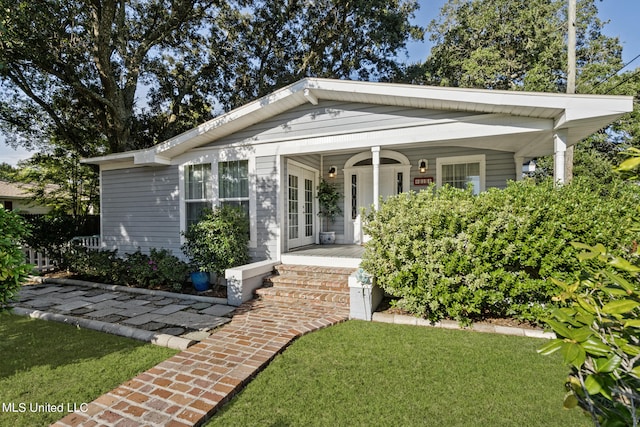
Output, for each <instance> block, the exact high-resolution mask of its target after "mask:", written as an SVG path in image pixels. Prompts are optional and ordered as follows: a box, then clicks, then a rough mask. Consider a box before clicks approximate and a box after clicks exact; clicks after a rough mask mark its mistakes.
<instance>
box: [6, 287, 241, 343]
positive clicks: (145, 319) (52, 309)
mask: <svg viewBox="0 0 640 427" xmlns="http://www.w3.org/2000/svg"><path fill="white" fill-rule="evenodd" d="M58 282H64V283H65V284H60V283H47V284H40V285H31V286H25V287H23V288H22V290H21V291H20V295H19V299H18V301H17V302H15V303H14V304H13V306H14V308H15V309H16V311H17V312H18V314H27V315H31V316H33V317H41V318H44V319H51V320H59V321H64V322H67V323H75V324H79V325H80V326H81V327H86V328H91V329H97V330H103V331H107V332H112V333H117V334H119V335H124V336H132V337H133V338H138V339H145V337H162V336H165V337H167V336H168V337H171V336H174V337H181V338H183V339H182V340H181V341H180V342H181V343H183V345H179V346H176V347H174V348H180V349H184V348H186V347H187V346H188V345H190V344H193V343H195V342H197V341H201V340H202V339H204V338H206V337H208V336H209V334H210V331H211V330H213V329H215V328H217V327H219V326H221V325H224V324H225V323H227V322H229V321H231V318H230V316H231V315H233V312H234V310H235V308H236V307H231V306H228V305H224V304H221V303H220V302H222V301H226V300H221V299H219V298H206V297H197V296H192V295H182V294H174V293H168V292H158V291H147V292H144V293H142V290H139V289H138V290H136V289H130V288H126V287H123V286H107V285H98V284H90V283H88V282H81V281H72V280H66V281H58ZM168 339H170V338H168ZM168 339H165V340H164V341H165V343H166V342H167V341H168ZM148 340H151V339H148ZM175 341H176V342H177V341H178V340H175ZM152 342H156V341H155V340H152ZM156 343H158V342H156ZM172 343H173V342H172ZM160 344H161V345H165V344H164V343H160ZM169 346H171V345H169Z"/></svg>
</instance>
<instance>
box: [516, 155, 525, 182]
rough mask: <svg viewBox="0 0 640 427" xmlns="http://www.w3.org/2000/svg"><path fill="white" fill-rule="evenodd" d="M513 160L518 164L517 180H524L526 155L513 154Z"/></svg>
mask: <svg viewBox="0 0 640 427" xmlns="http://www.w3.org/2000/svg"><path fill="white" fill-rule="evenodd" d="M513 161H514V162H515V165H516V181H522V164H523V163H524V157H520V156H513Z"/></svg>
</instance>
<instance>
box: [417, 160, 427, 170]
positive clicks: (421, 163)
mask: <svg viewBox="0 0 640 427" xmlns="http://www.w3.org/2000/svg"><path fill="white" fill-rule="evenodd" d="M418 169H420V173H426V172H427V169H429V162H428V161H427V159H420V160H418Z"/></svg>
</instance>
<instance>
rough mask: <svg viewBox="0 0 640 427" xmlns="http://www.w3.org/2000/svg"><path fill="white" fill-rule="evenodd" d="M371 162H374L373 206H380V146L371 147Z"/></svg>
mask: <svg viewBox="0 0 640 427" xmlns="http://www.w3.org/2000/svg"><path fill="white" fill-rule="evenodd" d="M371 163H372V164H373V208H374V209H375V210H378V208H379V207H380V201H379V199H380V147H371Z"/></svg>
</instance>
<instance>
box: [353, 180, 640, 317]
mask: <svg viewBox="0 0 640 427" xmlns="http://www.w3.org/2000/svg"><path fill="white" fill-rule="evenodd" d="M638 200H639V191H638V189H637V188H636V187H634V186H631V185H628V184H625V183H623V182H621V181H617V180H616V181H615V182H613V183H611V184H609V185H606V186H605V185H600V184H598V183H595V182H594V181H592V180H582V179H575V180H574V181H573V182H572V183H571V184H570V185H565V186H562V187H558V188H556V187H554V185H553V183H552V182H551V181H545V182H543V183H540V184H535V183H534V182H533V181H521V182H512V183H510V184H509V185H508V186H507V188H506V189H504V190H499V189H491V190H489V191H487V192H484V193H481V194H480V195H478V196H473V195H472V194H471V192H470V191H464V190H458V189H454V188H449V187H444V188H441V189H437V190H435V189H433V188H431V189H430V190H427V191H421V192H420V193H410V194H401V195H398V196H395V197H392V198H390V199H388V200H387V201H386V202H384V203H382V204H381V207H380V209H379V210H378V211H374V212H371V213H370V214H368V216H367V218H366V223H365V232H366V233H367V234H368V235H369V236H371V238H372V239H371V241H369V242H368V243H367V245H366V250H365V254H364V257H363V262H362V266H363V268H364V269H365V270H367V271H368V272H369V273H371V274H373V275H374V276H376V278H377V283H378V284H380V285H381V286H382V287H383V288H384V290H385V291H386V292H388V293H390V294H391V295H393V296H397V297H400V300H399V305H400V306H401V307H402V308H404V309H406V310H408V311H410V312H412V313H414V314H416V315H419V316H425V317H428V318H429V319H431V320H434V321H435V320H438V319H441V318H443V317H449V318H454V319H457V320H459V321H461V322H469V321H471V320H475V319H481V318H486V317H517V318H520V319H522V320H528V321H537V319H539V318H540V316H542V315H543V313H544V312H545V306H546V305H548V304H550V303H551V299H552V296H553V294H554V292H555V291H554V289H553V285H552V284H550V283H549V282H548V281H547V280H546V279H547V278H548V277H550V276H551V274H552V273H554V274H555V273H560V275H561V277H560V278H563V277H565V278H566V277H570V276H571V275H572V274H573V273H575V271H576V267H575V265H574V263H573V262H572V258H573V255H574V254H575V250H574V249H573V248H572V247H571V245H570V244H569V242H572V241H576V240H578V241H583V242H585V243H588V244H596V243H597V242H606V243H611V244H612V249H613V250H614V251H615V252H616V253H620V252H621V251H622V250H623V248H624V247H625V246H627V245H628V244H630V243H631V241H632V240H633V239H634V238H635V237H636V236H637V234H638V233H632V234H628V233H625V232H624V229H625V225H628V224H629V223H630V221H631V215H630V212H632V209H630V208H631V207H632V206H635V204H636V203H638ZM614 242H615V244H614ZM616 245H617V246H616Z"/></svg>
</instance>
